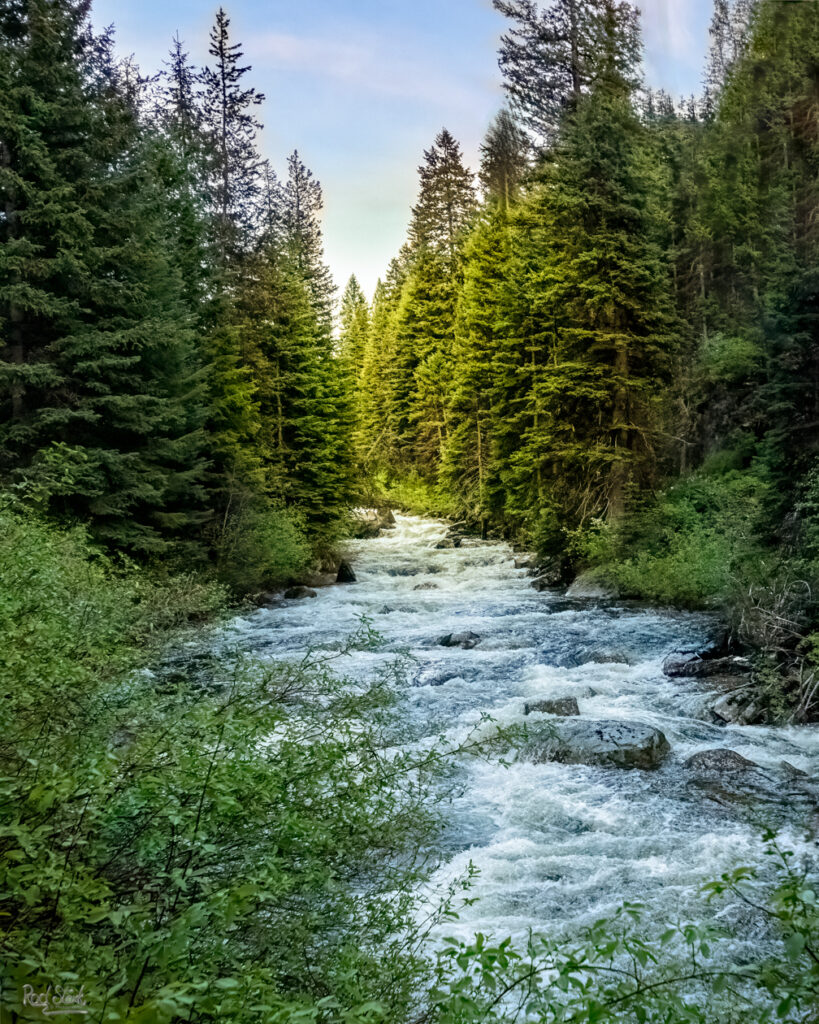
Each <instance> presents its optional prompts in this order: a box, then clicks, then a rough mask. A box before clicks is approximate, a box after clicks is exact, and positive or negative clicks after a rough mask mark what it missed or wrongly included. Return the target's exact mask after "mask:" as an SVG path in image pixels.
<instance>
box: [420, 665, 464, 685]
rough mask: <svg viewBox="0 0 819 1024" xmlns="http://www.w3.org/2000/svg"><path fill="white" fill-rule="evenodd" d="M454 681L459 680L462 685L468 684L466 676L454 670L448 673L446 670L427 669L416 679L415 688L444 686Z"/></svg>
mask: <svg viewBox="0 0 819 1024" xmlns="http://www.w3.org/2000/svg"><path fill="white" fill-rule="evenodd" d="M453 679H459V680H460V681H461V682H462V683H465V682H466V679H465V678H464V676H463V675H462V674H461V673H460V672H457V671H455V670H454V669H453V670H450V671H449V672H447V671H446V670H436V669H425V670H424V671H423V672H420V673H419V674H418V675H417V676H416V677H415V682H414V683H413V685H414V686H443V685H444V683H449V682H451V681H452V680H453Z"/></svg>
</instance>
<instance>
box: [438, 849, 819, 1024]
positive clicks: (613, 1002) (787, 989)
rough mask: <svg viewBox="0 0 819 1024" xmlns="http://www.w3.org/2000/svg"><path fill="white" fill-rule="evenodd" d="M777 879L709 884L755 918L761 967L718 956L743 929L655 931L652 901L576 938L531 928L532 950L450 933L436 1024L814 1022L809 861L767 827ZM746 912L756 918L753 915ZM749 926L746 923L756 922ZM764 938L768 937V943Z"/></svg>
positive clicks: (813, 881) (709, 890) (817, 992)
mask: <svg viewBox="0 0 819 1024" xmlns="http://www.w3.org/2000/svg"><path fill="white" fill-rule="evenodd" d="M767 839H768V853H769V854H770V856H771V857H772V858H773V859H775V861H776V862H777V863H776V867H775V874H774V878H775V882H774V884H773V885H772V886H770V887H769V891H768V895H767V898H766V896H765V895H764V890H763V892H762V893H761V892H760V888H761V885H760V882H759V880H758V879H757V878H756V872H755V871H754V870H752V869H750V868H742V867H740V868H737V869H735V870H733V871H731V872H728V873H726V874H725V875H723V876H722V878H720V879H719V880H717V881H715V882H712V883H710V884H708V885H707V886H705V888H704V891H703V896H704V898H706V899H708V900H714V899H720V898H721V897H723V896H725V895H730V896H732V897H733V898H734V899H735V900H736V901H737V902H739V903H742V904H744V905H745V908H746V910H747V911H749V912H750V913H752V914H753V915H755V917H756V922H755V929H756V935H757V938H758V941H759V946H760V953H759V957H758V959H757V960H755V961H754V962H752V963H747V962H745V963H736V962H734V963H731V962H727V963H726V961H725V960H724V959H722V960H718V959H717V957H716V956H715V952H716V943H717V941H718V940H720V939H722V940H727V942H726V943H725V945H723V953H724V950H725V948H726V946H728V945H730V941H731V939H732V938H733V937H734V935H735V932H733V931H731V930H730V929H729V928H727V927H716V926H703V925H702V924H698V923H695V922H677V923H674V922H669V923H668V924H667V927H663V926H662V925H661V926H660V927H658V924H659V922H656V921H653V920H652V919H651V916H650V912H649V908H647V907H645V906H643V905H641V904H626V905H624V906H623V907H621V908H620V910H619V911H618V912H617V913H616V914H615V915H614V916H613V917H611V918H608V919H604V920H600V921H597V922H595V923H594V924H593V925H592V926H591V927H589V928H587V929H585V930H583V931H582V933H581V934H579V935H577V936H572V937H558V938H555V937H550V936H546V935H539V934H534V935H532V936H531V937H530V939H529V942H528V943H527V944H526V945H525V946H524V947H516V946H515V945H514V944H513V943H512V942H511V941H510V940H509V939H506V940H503V941H500V942H497V941H492V940H490V939H489V938H487V937H486V936H484V935H478V936H476V937H475V939H474V940H473V941H471V942H464V941H452V942H451V943H450V944H449V945H448V947H447V949H446V950H445V951H444V952H443V954H442V955H441V956H440V957H439V959H438V962H437V965H436V981H435V985H434V987H433V989H432V991H431V1001H432V1004H433V1007H434V1010H433V1011H432V1012H431V1013H430V1014H429V1015H428V1016H427V1017H426V1018H425V1019H426V1020H429V1021H431V1022H435V1024H477V1022H482V1024H513V1022H516V1021H521V1022H522V1021H529V1022H537V1024H604V1022H611V1024H615V1022H616V1024H626V1022H633V1024H684V1022H688V1024H714V1022H716V1021H719V1022H720V1024H750V1022H751V1021H753V1024H765V1022H769V1021H774V1020H785V1021H794V1022H795V1021H804V1022H807V1021H815V1020H816V1008H817V1005H819V907H818V906H817V883H818V882H819V878H817V877H816V875H815V872H812V871H811V864H810V862H808V863H803V864H800V865H798V864H796V863H795V861H796V858H795V855H794V853H793V852H792V851H788V850H783V849H781V848H780V847H779V846H778V845H777V844H776V841H775V837H774V836H773V835H772V834H771V833H769V834H768V836H767ZM746 917H747V915H746ZM745 927H746V928H747V927H748V922H747V920H746V921H745ZM762 936H765V938H764V939H762Z"/></svg>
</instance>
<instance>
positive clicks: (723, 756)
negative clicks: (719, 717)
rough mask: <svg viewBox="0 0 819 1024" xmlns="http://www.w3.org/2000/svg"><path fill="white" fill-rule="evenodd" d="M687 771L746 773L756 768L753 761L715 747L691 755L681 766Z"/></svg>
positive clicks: (733, 751)
mask: <svg viewBox="0 0 819 1024" xmlns="http://www.w3.org/2000/svg"><path fill="white" fill-rule="evenodd" d="M683 767H684V768H688V769H689V771H699V772H747V771H750V770H751V768H758V767H759V765H758V764H757V763H756V762H755V761H749V760H748V758H747V757H743V756H742V754H738V753H737V752H736V751H735V750H728V749H727V747H716V748H715V749H713V750H700V751H698V752H697V753H696V754H693V755H692V756H691V757H689V758H688V760H687V761H686V762H685V764H684V765H683Z"/></svg>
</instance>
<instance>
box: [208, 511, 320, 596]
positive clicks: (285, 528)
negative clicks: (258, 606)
mask: <svg viewBox="0 0 819 1024" xmlns="http://www.w3.org/2000/svg"><path fill="white" fill-rule="evenodd" d="M216 549H217V572H218V575H219V578H220V579H221V580H223V581H224V582H225V583H226V584H227V585H228V586H229V587H230V588H231V589H232V590H233V591H235V592H236V593H239V594H249V593H253V592H254V591H259V590H264V589H265V588H267V587H274V586H276V585H277V584H280V583H287V582H288V581H289V580H290V579H292V578H293V577H294V576H297V575H298V574H299V573H301V572H304V570H305V569H306V568H307V567H308V566H309V565H310V563H311V562H312V561H313V558H314V553H313V549H312V547H311V545H310V543H309V542H308V540H307V537H306V534H305V531H304V527H303V525H302V523H301V522H300V520H299V518H298V516H297V515H296V514H295V513H293V512H291V511H289V510H288V509H285V508H281V507H267V508H265V507H256V506H248V507H245V508H241V509H239V510H236V511H234V512H233V513H232V514H230V515H228V516H227V517H226V518H225V520H224V522H223V523H222V524H221V527H220V530H219V537H218V540H217V543H216Z"/></svg>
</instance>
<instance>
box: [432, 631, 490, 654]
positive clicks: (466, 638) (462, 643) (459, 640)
mask: <svg viewBox="0 0 819 1024" xmlns="http://www.w3.org/2000/svg"><path fill="white" fill-rule="evenodd" d="M480 642H481V638H480V636H479V635H478V634H477V633H447V634H446V636H442V637H439V639H438V646H439V647H462V648H463V649H464V650H465V651H469V650H471V649H472V648H473V647H477V646H478V644H479V643H480Z"/></svg>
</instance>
